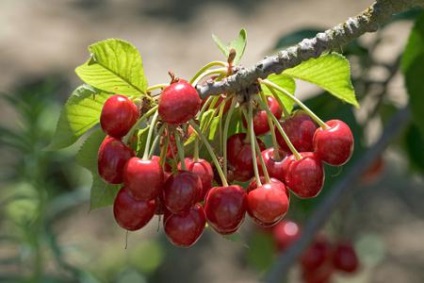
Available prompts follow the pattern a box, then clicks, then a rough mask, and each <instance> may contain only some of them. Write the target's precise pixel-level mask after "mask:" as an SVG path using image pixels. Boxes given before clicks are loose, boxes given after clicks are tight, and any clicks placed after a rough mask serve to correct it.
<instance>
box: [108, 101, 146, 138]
mask: <svg viewBox="0 0 424 283" xmlns="http://www.w3.org/2000/svg"><path fill="white" fill-rule="evenodd" d="M138 116H139V113H138V109H137V106H136V105H135V104H134V102H132V101H131V100H130V99H129V98H128V97H126V96H123V95H119V94H117V95H112V96H111V97H109V98H108V99H107V100H106V102H105V103H104V105H103V108H102V112H101V114H100V125H101V127H102V129H103V131H104V132H105V133H106V134H108V135H109V136H112V137H115V138H121V137H123V136H125V135H126V134H127V133H128V131H129V130H130V129H131V127H132V126H133V125H134V124H135V122H136V121H137V119H138Z"/></svg>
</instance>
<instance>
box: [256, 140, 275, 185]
mask: <svg viewBox="0 0 424 283" xmlns="http://www.w3.org/2000/svg"><path fill="white" fill-rule="evenodd" d="M255 147H256V151H257V152H259V154H258V157H259V162H260V163H261V167H262V172H263V173H264V177H265V183H266V184H268V183H270V182H271V178H270V177H269V173H268V169H267V168H266V165H265V161H264V158H263V157H262V153H261V149H260V147H259V143H258V141H257V140H256V139H255Z"/></svg>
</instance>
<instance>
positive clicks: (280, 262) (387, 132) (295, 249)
mask: <svg viewBox="0 0 424 283" xmlns="http://www.w3.org/2000/svg"><path fill="white" fill-rule="evenodd" d="M410 117H411V113H410V111H409V108H408V107H405V108H403V109H401V110H399V111H398V112H397V113H396V114H395V115H394V116H393V117H392V119H391V120H390V121H389V123H388V124H387V126H386V127H385V128H384V131H383V134H382V135H381V137H380V139H379V140H378V141H377V142H376V143H375V144H374V145H373V146H372V147H371V148H370V149H369V150H367V151H366V152H365V153H364V154H363V155H362V157H361V158H360V159H358V160H357V161H356V162H355V163H354V164H353V166H352V167H351V169H350V170H349V171H348V172H347V174H346V175H345V177H344V178H343V179H341V180H340V181H339V182H338V183H336V184H335V185H334V187H333V188H332V189H331V191H330V192H329V194H328V196H326V197H325V199H324V200H323V201H322V202H321V203H320V204H319V206H318V207H317V208H316V209H315V211H314V212H313V217H312V218H311V219H310V220H309V221H308V222H307V223H306V225H305V226H304V229H303V231H302V236H301V237H300V238H299V239H298V240H297V241H296V242H294V243H293V245H291V246H290V247H289V248H288V249H287V250H285V251H284V252H283V253H282V254H280V255H279V257H278V258H277V260H276V261H275V262H274V264H273V266H272V267H271V269H270V271H269V272H268V273H267V274H266V278H265V282H268V283H274V282H281V280H280V279H281V278H282V276H283V275H284V274H287V272H288V270H289V268H290V266H291V265H292V264H293V262H294V261H295V259H296V258H297V257H299V255H300V254H301V253H302V251H303V250H304V249H305V248H306V247H307V246H308V244H309V243H310V242H311V241H312V239H313V237H314V235H315V234H316V232H317V231H318V230H319V229H320V228H321V227H322V226H323V224H324V223H325V222H326V220H327V219H328V218H329V216H330V215H331V213H332V211H334V209H335V208H336V207H337V206H338V205H339V204H340V203H341V199H342V198H343V197H345V196H346V194H347V193H348V192H349V190H350V189H351V188H352V187H354V185H355V181H356V180H358V179H359V177H360V176H361V175H362V174H363V173H364V172H365V170H366V169H367V168H368V167H369V166H370V165H371V164H372V162H373V161H374V160H375V159H376V158H377V157H378V156H379V155H380V154H381V153H382V152H383V151H384V149H385V148H386V147H387V145H388V144H389V143H390V141H391V140H393V139H394V138H395V137H396V136H397V135H398V134H399V133H400V132H401V131H402V129H404V128H405V126H406V125H407V123H408V122H409V120H410Z"/></svg>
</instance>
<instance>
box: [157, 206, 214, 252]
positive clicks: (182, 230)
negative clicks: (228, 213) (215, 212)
mask: <svg viewBox="0 0 424 283" xmlns="http://www.w3.org/2000/svg"><path fill="white" fill-rule="evenodd" d="M205 224H206V218H205V212H204V211H203V207H202V206H200V204H195V205H194V206H193V207H191V208H190V209H189V210H188V211H186V212H184V213H182V214H171V215H169V216H168V217H164V224H163V225H164V229H165V234H166V236H167V237H168V239H169V241H170V242H171V243H172V244H174V245H176V246H179V247H190V246H192V245H194V244H195V243H196V242H197V240H198V239H199V238H200V236H201V235H202V233H203V230H204V229H205Z"/></svg>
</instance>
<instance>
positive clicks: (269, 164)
mask: <svg viewBox="0 0 424 283" xmlns="http://www.w3.org/2000/svg"><path fill="white" fill-rule="evenodd" d="M274 151H275V149H274V148H273V147H270V148H267V149H265V150H263V151H262V152H261V154H262V159H263V160H264V163H265V167H266V169H267V170H268V174H269V176H270V177H273V178H276V179H278V180H280V181H284V170H283V160H284V158H285V157H287V156H288V153H287V152H285V151H282V150H279V158H278V159H276V158H275V156H274ZM257 162H258V165H259V172H260V173H261V174H262V166H261V165H260V164H261V163H260V161H259V158H258V161H257Z"/></svg>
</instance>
